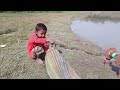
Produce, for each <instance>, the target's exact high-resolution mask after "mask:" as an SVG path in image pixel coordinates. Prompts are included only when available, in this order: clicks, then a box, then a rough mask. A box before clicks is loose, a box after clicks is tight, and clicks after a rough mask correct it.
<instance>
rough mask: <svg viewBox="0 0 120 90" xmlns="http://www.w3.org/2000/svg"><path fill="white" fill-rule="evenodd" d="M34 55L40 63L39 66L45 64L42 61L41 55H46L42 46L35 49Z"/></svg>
mask: <svg viewBox="0 0 120 90" xmlns="http://www.w3.org/2000/svg"><path fill="white" fill-rule="evenodd" d="M33 53H34V56H35V60H36V61H37V62H38V64H43V61H42V59H41V54H42V53H44V49H43V48H42V47H41V46H36V47H35V48H34V49H33Z"/></svg>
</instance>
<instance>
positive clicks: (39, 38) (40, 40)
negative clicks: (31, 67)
mask: <svg viewBox="0 0 120 90" xmlns="http://www.w3.org/2000/svg"><path fill="white" fill-rule="evenodd" d="M46 33H47V27H46V26H45V25H44V24H43V23H38V24H37V25H36V27H35V32H34V33H33V34H32V35H31V36H30V38H29V40H28V56H29V57H31V58H32V59H35V60H36V61H37V62H38V64H43V60H42V59H43V58H44V56H45V53H46V51H47V50H48V46H47V44H46V43H47V42H51V43H53V41H52V40H50V39H48V38H46V37H45V36H46Z"/></svg>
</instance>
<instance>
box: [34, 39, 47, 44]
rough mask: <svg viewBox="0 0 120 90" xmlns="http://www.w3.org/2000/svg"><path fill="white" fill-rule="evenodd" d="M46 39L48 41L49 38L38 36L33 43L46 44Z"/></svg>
mask: <svg viewBox="0 0 120 90" xmlns="http://www.w3.org/2000/svg"><path fill="white" fill-rule="evenodd" d="M46 41H47V38H37V39H34V41H33V43H40V44H45V43H46Z"/></svg>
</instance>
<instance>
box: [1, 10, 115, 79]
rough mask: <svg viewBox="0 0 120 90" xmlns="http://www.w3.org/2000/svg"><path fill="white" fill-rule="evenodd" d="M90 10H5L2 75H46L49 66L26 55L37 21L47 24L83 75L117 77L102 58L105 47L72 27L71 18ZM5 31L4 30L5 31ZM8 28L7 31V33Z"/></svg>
mask: <svg viewBox="0 0 120 90" xmlns="http://www.w3.org/2000/svg"><path fill="white" fill-rule="evenodd" d="M88 14H89V13H85V12H80V13H79V12H77V13H74V12H72V13H37V12H36V13H22V14H17V13H10V14H7V13H4V14H1V15H0V26H1V30H0V32H1V35H0V42H1V44H7V45H6V47H4V48H0V68H1V69H0V78H15V79H17V78H19V79H27V78H31V79H47V78H49V76H48V75H47V72H46V68H45V66H44V65H38V64H37V63H36V62H35V61H33V60H32V59H30V58H28V57H27V41H28V38H29V36H30V34H31V33H32V32H34V27H35V25H36V24H37V23H39V22H42V23H44V24H45V25H46V26H47V27H48V33H47V37H51V38H53V39H54V40H55V43H56V44H57V49H59V50H61V51H62V54H63V56H64V58H65V59H66V60H68V61H69V63H70V65H71V66H72V67H73V68H74V70H75V71H76V73H77V74H78V75H79V76H80V77H81V78H82V79H104V78H116V74H114V73H113V72H112V71H111V70H108V69H105V68H104V67H103V64H102V63H101V61H100V56H101V54H102V50H101V49H100V48H98V47H97V46H95V45H93V44H92V43H90V42H87V41H84V40H83V39H80V38H78V37H77V36H76V35H75V34H74V33H73V32H72V31H71V29H70V23H71V21H72V20H75V19H78V18H84V17H86V16H88ZM4 31H5V32H4ZM6 32H7V33H6Z"/></svg>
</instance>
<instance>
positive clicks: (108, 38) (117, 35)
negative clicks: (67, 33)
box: [70, 18, 120, 50]
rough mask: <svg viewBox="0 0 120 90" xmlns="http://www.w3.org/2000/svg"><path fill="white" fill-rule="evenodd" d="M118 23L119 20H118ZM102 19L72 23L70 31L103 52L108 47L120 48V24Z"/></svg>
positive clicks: (87, 19)
mask: <svg viewBox="0 0 120 90" xmlns="http://www.w3.org/2000/svg"><path fill="white" fill-rule="evenodd" d="M119 21H120V20H119ZM119 21H118V20H112V19H107V20H105V19H104V18H102V19H101V18H99V19H96V18H86V19H84V20H76V21H73V22H72V23H71V25H70V27H71V29H72V31H73V32H74V33H76V34H77V35H78V36H79V37H82V38H85V39H87V40H89V41H91V42H93V43H94V44H96V45H98V46H100V47H101V48H102V49H103V50H105V49H107V48H109V47H115V48H117V49H119V48H120V30H119V29H120V22H119Z"/></svg>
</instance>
